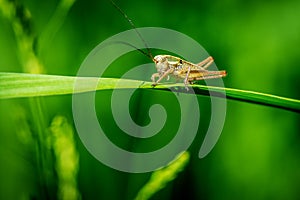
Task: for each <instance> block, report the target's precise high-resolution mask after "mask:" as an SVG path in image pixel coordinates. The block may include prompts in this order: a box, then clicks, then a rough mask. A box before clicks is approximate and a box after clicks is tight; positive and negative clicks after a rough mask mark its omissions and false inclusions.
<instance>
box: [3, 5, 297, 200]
mask: <svg viewBox="0 0 300 200" xmlns="http://www.w3.org/2000/svg"><path fill="white" fill-rule="evenodd" d="M0 2H1V1H0ZM1 3H3V2H1ZM19 3H20V4H22V5H24V6H25V7H26V8H27V9H28V10H29V11H30V13H31V18H32V23H33V29H32V30H33V32H34V33H33V34H34V35H35V36H36V38H37V44H38V45H40V44H42V45H43V47H42V48H38V47H39V46H38V47H37V49H36V52H37V56H38V58H39V59H40V61H41V63H42V64H43V66H44V71H43V73H46V74H55V75H68V76H69V75H76V73H77V70H78V69H79V67H80V64H81V63H82V61H83V60H84V58H85V57H86V56H87V54H88V53H89V52H90V51H91V50H92V49H93V48H94V47H95V46H96V45H97V44H99V43H100V42H101V41H103V40H105V39H106V38H108V37H110V36H112V35H114V34H117V33H119V32H121V31H124V30H127V29H130V28H131V27H130V24H129V23H128V22H127V21H126V20H125V19H124V17H123V16H122V15H121V14H120V13H119V12H118V11H117V10H116V8H114V7H113V6H112V5H111V4H110V2H109V1H104V0H101V1H92V0H90V1H83V0H77V1H76V2H75V3H74V5H73V6H72V7H71V8H70V11H69V12H68V13H67V15H66V16H65V18H64V16H63V15H62V16H60V17H61V26H60V28H59V29H58V30H57V32H54V33H55V34H54V33H53V34H52V31H53V30H52V29H51V26H50V28H49V24H48V22H49V20H50V19H51V16H53V14H54V13H55V12H56V9H57V5H58V4H59V1H30V0H25V1H19ZM116 4H118V5H119V6H120V7H121V8H122V9H123V10H124V12H125V13H126V14H127V15H128V16H129V17H130V18H131V19H132V21H133V22H134V23H135V25H136V26H137V27H147V26H155V27H165V28H170V29H174V30H176V31H179V32H182V33H184V34H186V35H188V36H190V37H192V38H193V39H195V40H196V41H198V42H199V43H200V44H201V45H202V46H203V47H204V48H205V49H206V50H207V51H208V52H209V54H210V55H212V56H213V57H214V58H215V62H216V64H217V66H218V67H219V69H226V70H227V72H228V76H227V77H226V78H225V79H224V84H225V86H226V87H230V88H239V89H246V90H253V91H258V92H265V93H270V94H275V95H280V96H285V97H291V98H296V99H300V92H299V89H298V86H299V82H298V79H299V76H300V69H299V67H297V66H298V64H299V61H300V60H299V59H300V54H299V46H300V23H299V19H300V12H299V10H300V1H297V0H287V1H279V0H276V1H258V0H255V1H237V0H218V1H178V0H173V1H165V0H164V1H162V0H153V1H137V0H128V1H116ZM47 28H48V30H47ZM45 30H46V32H45ZM47 31H48V32H47ZM43 34H49V35H50V36H51V37H50V36H49V37H44V38H46V40H41V41H39V39H40V38H42V36H43ZM40 36H41V37H40ZM17 42H18V41H17V40H16V37H15V34H14V31H13V29H12V24H11V22H10V20H8V19H7V18H6V17H4V15H3V14H2V13H1V14H0V70H1V72H24V68H23V66H22V63H21V62H20V59H19V55H18V51H19V50H18V45H17ZM128 56H129V57H127V58H126V57H125V58H124V61H123V62H121V61H120V63H126V64H128V66H134V65H137V64H141V63H146V62H148V60H147V58H145V57H144V56H143V55H140V54H139V53H131V54H130V55H128ZM153 67H154V66H153ZM109 75H110V76H114V75H115V77H119V76H120V71H110V73H109ZM0 89H1V88H0ZM110 94H111V91H106V92H98V93H97V98H99V99H100V98H103V99H107V98H109V97H110ZM170 99H171V100H172V96H171V95H169V94H167V93H165V92H157V91H138V92H136V93H135V96H134V99H133V100H132V103H139V106H135V105H134V104H133V105H130V108H131V109H130V111H131V113H132V115H133V116H135V117H134V119H135V120H136V121H137V123H139V124H147V123H148V122H149V118H148V115H147V114H145V113H147V112H148V110H147V109H148V108H149V106H150V105H151V104H153V102H155V103H159V102H160V101H161V102H162V105H166V106H167V105H169V106H170V104H169V102H170ZM198 100H199V102H200V107H201V122H200V127H201V128H200V129H199V133H198V135H197V138H196V139H195V141H194V142H193V144H192V146H191V147H190V149H189V151H190V153H191V160H190V162H189V164H188V166H187V167H186V168H185V170H184V171H183V172H181V173H180V174H179V175H178V177H177V178H176V179H175V180H174V181H173V182H171V183H169V184H168V185H167V186H166V187H165V188H164V189H162V190H161V191H159V192H158V193H156V194H155V195H154V196H153V199H177V198H178V199H183V198H185V199H299V197H300V191H299V185H300V166H299V165H300V156H299V155H300V134H299V130H300V128H299V127H300V125H299V122H300V115H299V113H294V112H291V111H286V110H281V109H277V108H271V107H267V106H262V105H254V104H249V103H243V102H238V101H231V100H228V101H227V103H228V104H227V105H228V108H227V117H226V122H225V126H224V129H223V132H222V135H221V137H220V139H219V141H218V143H217V145H216V146H215V148H214V149H213V151H212V152H211V153H210V154H209V155H208V156H207V157H205V158H204V159H199V158H198V151H199V148H200V146H201V144H202V140H203V137H204V134H205V131H206V129H207V126H208V124H209V119H210V110H209V105H210V104H209V98H207V97H199V98H198ZM71 105H72V96H71V95H62V96H51V97H43V98H38V99H35V98H33V99H26V98H22V99H8V100H0V125H1V133H0V163H1V165H0V177H1V181H0V199H34V198H37V199H46V198H48V199H55V198H60V199H68V198H65V196H63V195H62V194H61V193H64V191H68V192H69V193H66V195H73V196H72V198H78V197H79V196H81V198H82V199H133V198H134V197H135V196H136V194H137V193H138V191H139V190H140V189H141V188H142V186H143V185H144V184H145V183H146V182H147V180H148V179H149V177H150V175H151V174H150V173H144V174H128V173H124V172H119V171H116V170H114V169H111V168H109V167H107V166H105V165H103V164H101V163H100V162H98V161H97V160H96V159H95V158H94V157H93V156H91V155H90V154H89V152H87V150H86V148H85V147H84V146H83V144H82V143H81V141H80V140H79V138H78V135H77V133H76V130H75V129H74V125H73V119H72V106H71ZM109 105H110V104H109V102H99V105H97V111H98V113H99V116H101V115H104V116H108V117H107V119H103V123H104V124H105V127H106V129H107V131H108V133H107V134H108V135H109V137H110V138H111V139H112V140H113V141H114V142H116V143H117V144H118V145H119V146H122V147H124V148H128V149H130V148H131V147H132V145H138V144H139V142H142V141H138V140H137V141H136V140H133V139H132V138H130V137H127V136H124V133H122V132H121V131H120V130H119V129H118V128H117V127H116V124H115V123H114V122H113V120H112V119H111V118H110V114H107V115H106V113H110V109H109ZM167 111H168V112H169V113H170V115H172V116H173V115H175V114H176V112H177V111H178V108H174V109H173V108H172V107H170V108H167ZM206 113H207V114H206ZM187 117H188V116H187ZM174 118H175V120H176V116H175V117H174ZM172 119H173V118H172ZM191 120H192V119H191ZM195 123H198V122H195ZM175 128H176V127H175ZM173 129H174V127H172V126H168V127H166V128H165V130H164V131H163V132H161V133H160V134H163V135H165V136H160V139H159V140H156V141H155V142H151V141H148V143H146V144H145V146H144V147H143V148H144V150H145V149H146V150H151V149H155V148H159V147H161V146H163V145H164V144H166V143H167V142H168V141H169V140H171V139H172V135H170V134H169V135H168V134H167V133H168V132H172V131H173ZM149 140H150V139H149ZM62 141H63V142H62ZM159 141H160V142H159ZM141 144H143V143H141ZM152 145H154V147H153V146H152ZM64 153H66V156H65V157H62V158H61V156H62V155H65V154H64ZM64 188H65V189H64ZM69 197H70V198H69V199H71V196H69Z"/></svg>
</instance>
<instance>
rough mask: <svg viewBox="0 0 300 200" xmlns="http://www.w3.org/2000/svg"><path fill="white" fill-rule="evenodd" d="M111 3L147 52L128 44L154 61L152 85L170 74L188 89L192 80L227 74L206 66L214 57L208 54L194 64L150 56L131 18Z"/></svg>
mask: <svg viewBox="0 0 300 200" xmlns="http://www.w3.org/2000/svg"><path fill="white" fill-rule="evenodd" d="M110 1H111V3H112V4H113V6H114V7H115V8H117V10H119V12H120V13H121V14H122V15H123V16H124V17H125V19H126V20H127V21H128V22H129V23H130V25H131V26H132V27H133V28H134V30H135V31H136V33H137V35H138V36H139V37H140V39H141V40H142V42H143V43H144V44H145V47H146V49H147V51H148V52H147V53H146V52H144V51H143V50H141V49H138V48H136V47H134V46H133V45H130V46H132V47H134V48H135V49H137V50H138V51H140V52H141V53H143V54H144V55H146V56H147V57H149V58H150V59H151V60H152V61H153V62H154V63H155V67H156V70H157V73H154V74H152V76H151V80H152V82H153V83H152V86H156V85H157V84H158V83H159V82H160V81H161V80H162V79H163V78H167V80H169V78H170V75H171V76H173V77H175V78H176V79H183V80H184V81H183V83H184V85H185V87H186V89H187V90H188V87H187V86H188V84H193V82H194V81H197V80H205V79H215V78H222V77H225V76H226V75H227V73H226V71H225V70H221V71H209V70H207V68H208V67H209V66H210V65H211V64H212V63H213V62H214V59H213V58H212V57H211V56H209V57H208V58H206V59H204V60H203V61H201V62H199V63H197V64H194V63H191V62H188V61H186V60H183V59H181V58H179V57H176V56H172V55H157V56H155V57H153V56H152V53H151V51H150V48H149V47H148V45H147V43H146V42H145V40H144V39H143V37H142V35H141V34H140V33H139V32H138V30H137V29H136V26H135V25H134V23H133V22H132V20H131V19H130V18H129V17H128V16H127V15H126V14H125V13H124V12H123V10H122V9H121V8H120V7H119V6H117V5H116V3H115V2H114V1H113V0H110ZM156 78H158V79H157V80H155V79H156Z"/></svg>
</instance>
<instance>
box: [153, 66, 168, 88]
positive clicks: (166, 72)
mask: <svg viewBox="0 0 300 200" xmlns="http://www.w3.org/2000/svg"><path fill="white" fill-rule="evenodd" d="M171 71H172V69H168V70H167V71H165V72H164V73H163V75H160V74H159V73H155V74H153V75H152V77H151V79H152V81H153V83H152V86H156V85H157V84H158V83H159V81H161V80H162V79H163V78H164V77H166V76H167V75H169V74H170V72H171ZM155 77H159V78H158V79H157V81H155Z"/></svg>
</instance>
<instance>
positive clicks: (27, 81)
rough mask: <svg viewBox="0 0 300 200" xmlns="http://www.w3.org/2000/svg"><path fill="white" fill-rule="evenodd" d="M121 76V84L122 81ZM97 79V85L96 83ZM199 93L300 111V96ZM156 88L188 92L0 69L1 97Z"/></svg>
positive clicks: (180, 87) (204, 89)
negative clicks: (76, 83)
mask: <svg viewBox="0 0 300 200" xmlns="http://www.w3.org/2000/svg"><path fill="white" fill-rule="evenodd" d="M76 80H77V81H78V80H80V83H83V84H82V85H80V89H78V88H77V89H76V91H74V83H75V82H76ZM120 80H121V81H122V84H120ZM95 83H97V87H96V88H95V87H94V85H95ZM191 87H192V88H193V89H194V91H195V94H197V95H206V96H209V95H212V96H218V97H222V98H224V97H225V95H224V92H226V98H228V99H234V100H238V101H243V102H250V103H255V104H260V105H265V106H271V107H276V108H281V109H285V110H290V111H294V112H300V100H297V99H291V98H286V97H281V96H276V95H271V94H265V93H260V92H254V91H247V90H239V89H233V88H220V87H214V86H205V85H196V84H195V85H191ZM133 88H140V89H157V90H165V91H170V88H172V89H174V90H176V91H178V92H182V93H189V91H187V90H186V88H185V86H184V84H182V83H177V84H164V85H157V86H155V88H153V87H152V86H151V82H145V81H140V80H129V79H117V78H97V77H72V76H56V75H41V74H24V73H5V72H2V73H0V98H2V99H8V98H20V97H34V96H49V95H61V94H73V93H74V92H89V91H94V90H109V89H110V90H111V89H133Z"/></svg>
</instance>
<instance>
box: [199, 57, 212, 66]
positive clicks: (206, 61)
mask: <svg viewBox="0 0 300 200" xmlns="http://www.w3.org/2000/svg"><path fill="white" fill-rule="evenodd" d="M213 62H214V59H213V57H211V56H209V57H207V58H206V59H205V60H203V61H201V62H199V63H197V64H196V65H197V66H198V67H200V68H201V69H206V68H208V67H209V66H210V65H211V64H212V63H213Z"/></svg>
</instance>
